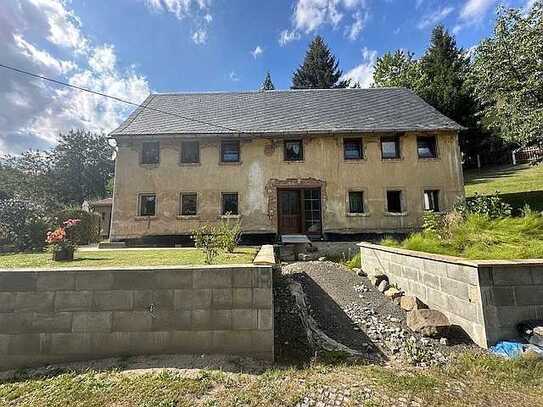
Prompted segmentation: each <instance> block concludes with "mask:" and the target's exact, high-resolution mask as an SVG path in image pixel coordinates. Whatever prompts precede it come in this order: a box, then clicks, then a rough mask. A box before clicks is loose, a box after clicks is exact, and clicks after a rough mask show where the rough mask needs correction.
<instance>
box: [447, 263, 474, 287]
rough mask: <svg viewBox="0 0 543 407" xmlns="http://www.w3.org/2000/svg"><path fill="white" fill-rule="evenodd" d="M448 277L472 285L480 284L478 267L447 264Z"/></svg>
mask: <svg viewBox="0 0 543 407" xmlns="http://www.w3.org/2000/svg"><path fill="white" fill-rule="evenodd" d="M447 277H448V278H450V279H453V280H457V281H461V282H463V283H467V284H471V285H478V284H479V272H478V270H477V268H476V267H471V266H463V265H460V264H447Z"/></svg>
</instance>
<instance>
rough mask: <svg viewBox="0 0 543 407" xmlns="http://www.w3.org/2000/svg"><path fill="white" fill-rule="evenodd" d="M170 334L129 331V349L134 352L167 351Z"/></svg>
mask: <svg viewBox="0 0 543 407" xmlns="http://www.w3.org/2000/svg"><path fill="white" fill-rule="evenodd" d="M170 344H171V335H170V333H169V332H164V331H157V332H131V333H130V350H131V351H132V352H134V353H140V354H141V353H168V351H169V350H170Z"/></svg>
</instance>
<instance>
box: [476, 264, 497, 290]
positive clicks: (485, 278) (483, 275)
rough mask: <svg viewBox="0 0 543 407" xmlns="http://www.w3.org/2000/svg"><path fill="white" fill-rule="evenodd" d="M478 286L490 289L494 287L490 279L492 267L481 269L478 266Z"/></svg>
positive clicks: (481, 267)
mask: <svg viewBox="0 0 543 407" xmlns="http://www.w3.org/2000/svg"><path fill="white" fill-rule="evenodd" d="M478 271H479V284H478V285H479V286H480V287H490V286H492V285H494V281H493V279H492V267H483V266H479V270H478Z"/></svg>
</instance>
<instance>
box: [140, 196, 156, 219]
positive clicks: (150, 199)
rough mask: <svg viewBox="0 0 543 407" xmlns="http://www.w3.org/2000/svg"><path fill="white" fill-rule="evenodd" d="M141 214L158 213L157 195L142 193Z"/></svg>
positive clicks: (150, 214) (152, 214) (153, 214)
mask: <svg viewBox="0 0 543 407" xmlns="http://www.w3.org/2000/svg"><path fill="white" fill-rule="evenodd" d="M139 206H140V207H139V215H140V216H155V215H156V195H155V194H141V195H140V202H139Z"/></svg>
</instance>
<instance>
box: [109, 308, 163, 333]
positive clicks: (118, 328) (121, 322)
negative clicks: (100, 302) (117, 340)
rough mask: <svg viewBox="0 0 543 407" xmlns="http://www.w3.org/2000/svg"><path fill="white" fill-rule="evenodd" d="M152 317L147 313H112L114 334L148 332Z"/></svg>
mask: <svg viewBox="0 0 543 407" xmlns="http://www.w3.org/2000/svg"><path fill="white" fill-rule="evenodd" d="M152 323H153V317H152V315H151V313H149V312H147V311H113V324H112V330H113V331H114V332H135V331H150V330H151V328H152Z"/></svg>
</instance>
